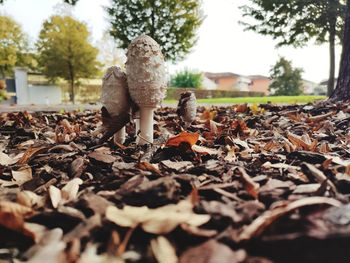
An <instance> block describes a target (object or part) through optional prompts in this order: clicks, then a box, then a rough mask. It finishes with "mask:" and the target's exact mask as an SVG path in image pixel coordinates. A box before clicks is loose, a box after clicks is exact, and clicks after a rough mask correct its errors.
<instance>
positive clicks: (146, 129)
mask: <svg viewBox="0 0 350 263" xmlns="http://www.w3.org/2000/svg"><path fill="white" fill-rule="evenodd" d="M126 75H127V81H128V87H129V92H130V96H131V98H132V100H133V101H134V102H135V103H136V104H137V105H138V106H139V108H140V140H139V141H138V144H141V145H143V144H147V143H153V113H154V110H155V109H156V108H157V107H159V106H160V104H161V102H162V100H163V99H164V97H165V92H166V83H167V81H166V70H165V65H164V57H163V54H162V52H161V50H160V46H159V45H158V43H157V42H156V41H155V40H153V39H152V38H151V37H149V36H146V35H142V36H139V37H137V38H135V39H134V40H133V41H132V42H131V43H130V45H129V47H128V52H127V62H126Z"/></svg>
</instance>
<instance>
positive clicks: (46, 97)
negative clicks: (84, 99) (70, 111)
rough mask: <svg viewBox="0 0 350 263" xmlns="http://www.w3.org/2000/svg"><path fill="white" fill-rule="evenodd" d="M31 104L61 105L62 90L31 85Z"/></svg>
mask: <svg viewBox="0 0 350 263" xmlns="http://www.w3.org/2000/svg"><path fill="white" fill-rule="evenodd" d="M28 91H29V103H30V104H38V105H43V104H47V105H48V104H61V103H62V90H61V88H60V87H58V86H46V85H29V86H28Z"/></svg>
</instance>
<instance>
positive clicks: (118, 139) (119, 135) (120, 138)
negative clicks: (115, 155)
mask: <svg viewBox="0 0 350 263" xmlns="http://www.w3.org/2000/svg"><path fill="white" fill-rule="evenodd" d="M125 136H126V130H125V126H124V127H123V128H121V129H120V130H119V131H117V132H116V133H115V134H114V142H115V143H120V144H123V143H124V142H125Z"/></svg>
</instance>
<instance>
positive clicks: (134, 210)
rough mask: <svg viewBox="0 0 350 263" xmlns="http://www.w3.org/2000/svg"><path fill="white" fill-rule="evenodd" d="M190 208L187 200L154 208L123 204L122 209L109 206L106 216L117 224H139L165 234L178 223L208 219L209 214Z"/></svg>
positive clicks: (191, 223) (201, 222) (195, 223)
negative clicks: (202, 213) (199, 212)
mask: <svg viewBox="0 0 350 263" xmlns="http://www.w3.org/2000/svg"><path fill="white" fill-rule="evenodd" d="M192 209H193V205H192V203H191V202H190V201H189V200H183V201H180V202H179V203H178V204H170V205H166V206H162V207H159V208H155V209H150V208H148V207H146V206H142V207H133V206H124V207H123V208H122V209H119V208H117V207H114V206H110V207H108V208H107V211H106V218H107V219H108V220H110V221H112V222H114V223H115V224H117V225H119V226H123V227H132V228H135V227H136V226H137V225H141V227H142V228H143V230H144V231H145V232H148V233H152V234H166V233H169V232H171V231H173V230H174V229H175V228H176V227H177V226H178V225H180V224H189V225H193V226H200V225H202V224H204V223H206V222H208V221H209V220H210V216H209V215H199V214H195V213H193V211H192ZM140 215H142V216H140Z"/></svg>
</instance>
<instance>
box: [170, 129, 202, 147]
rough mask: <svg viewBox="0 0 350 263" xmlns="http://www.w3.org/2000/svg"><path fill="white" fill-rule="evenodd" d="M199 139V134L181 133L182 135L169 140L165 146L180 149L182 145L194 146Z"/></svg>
mask: <svg viewBox="0 0 350 263" xmlns="http://www.w3.org/2000/svg"><path fill="white" fill-rule="evenodd" d="M198 139H199V134H198V133H188V132H181V133H180V134H178V135H176V136H174V137H171V138H169V139H168V141H167V142H166V144H165V146H174V147H178V146H179V145H180V144H181V143H188V144H189V145H191V146H192V145H194V144H195V143H196V142H197V141H198Z"/></svg>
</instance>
